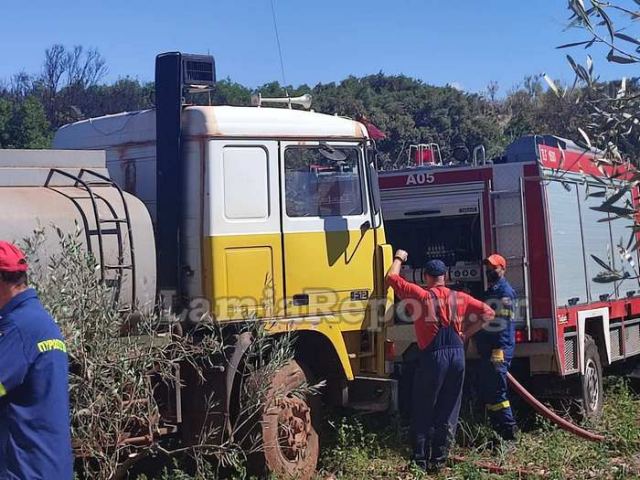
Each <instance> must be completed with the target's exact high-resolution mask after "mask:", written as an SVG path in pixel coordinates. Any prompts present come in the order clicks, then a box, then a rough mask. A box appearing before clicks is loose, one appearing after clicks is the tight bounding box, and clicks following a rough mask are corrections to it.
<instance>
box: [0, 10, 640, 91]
mask: <svg viewBox="0 0 640 480" xmlns="http://www.w3.org/2000/svg"><path fill="white" fill-rule="evenodd" d="M273 1H274V3H275V8H276V14H277V18H278V27H279V33H280V40H281V43H282V50H283V57H284V65H285V74H286V81H287V83H290V84H294V85H297V84H300V83H308V84H310V85H314V84H316V83H318V82H330V81H339V80H341V79H343V78H345V77H346V76H348V75H350V74H353V75H364V74H369V73H377V72H379V71H383V72H384V73H389V74H396V73H403V74H406V75H410V76H413V77H417V78H420V79H422V80H423V81H425V82H427V83H430V84H435V85H445V84H447V83H449V84H453V85H456V86H459V87H461V88H463V89H465V90H468V91H473V92H477V91H482V90H483V89H484V88H485V87H486V85H487V84H488V82H489V81H491V80H495V81H497V82H498V83H499V86H500V93H502V94H504V93H505V92H506V91H507V90H509V89H510V88H512V87H513V86H514V85H517V84H518V83H520V82H521V81H522V79H523V78H524V76H525V75H528V74H535V73H541V72H547V73H548V74H550V75H551V76H553V77H554V78H558V79H561V80H564V81H570V80H571V79H572V78H573V77H572V75H571V71H570V69H569V67H568V65H567V63H566V61H565V59H564V55H565V52H564V51H562V50H555V49H554V47H555V46H557V45H558V44H561V43H568V42H570V41H572V40H575V39H580V38H581V36H582V34H581V32H578V31H575V30H574V31H569V32H564V31H563V30H564V26H565V24H566V19H567V16H568V12H567V10H566V1H565V0H527V1H524V0H486V1H478V0H448V1H445V0H387V1H382V0H369V1H354V0H351V1H348V0H342V1H340V0H321V1H318V0H316V1H314V2H310V1H294V0H273ZM1 24H2V28H1V29H0V53H1V58H2V60H1V61H0V79H7V78H8V77H9V76H10V75H11V74H13V73H15V72H17V71H20V70H25V71H27V72H29V73H35V72H37V71H38V70H39V68H40V65H41V63H42V59H43V52H44V49H45V48H46V47H47V46H49V45H51V44H53V43H62V44H65V45H67V46H73V45H77V44H80V45H84V46H92V47H96V48H97V49H98V50H99V51H100V52H101V53H102V54H103V56H104V57H105V58H106V60H107V64H108V67H109V74H108V76H107V78H106V79H105V80H107V81H111V80H114V79H116V78H118V77H121V76H131V77H135V78H138V79H140V80H151V79H152V78H153V59H154V56H155V54H156V53H158V52H162V51H169V50H180V51H184V52H192V53H207V52H209V53H211V54H213V55H214V56H215V57H216V62H217V71H218V77H219V78H224V77H230V78H231V79H233V80H235V81H238V82H240V83H242V84H245V85H248V86H256V85H260V84H262V83H265V82H268V81H272V80H279V81H281V82H282V75H281V73H280V63H279V59H278V53H277V46H276V40H275V34H274V29H273V22H272V17H271V6H270V0H189V1H186V2H182V1H176V0H173V1H168V0H147V1H141V0H128V1H124V0H109V1H105V0H103V1H97V0H93V1H83V2H82V1H70V0H58V1H51V0H48V1H44V0H27V1H22V2H10V6H5V7H4V8H3V13H2V19H1ZM574 53H575V54H576V56H577V57H578V58H580V59H583V58H584V55H585V51H584V50H581V49H579V50H577V51H574ZM595 53H596V69H597V70H598V71H599V72H600V73H601V75H602V77H603V78H607V79H609V78H615V77H619V76H622V75H623V74H626V75H629V74H630V72H629V68H628V67H627V69H626V70H625V68H624V67H615V66H612V65H608V64H607V63H606V61H605V60H604V59H603V56H601V55H598V52H597V51H596V52H595Z"/></svg>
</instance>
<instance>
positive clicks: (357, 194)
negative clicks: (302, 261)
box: [284, 145, 363, 217]
mask: <svg viewBox="0 0 640 480" xmlns="http://www.w3.org/2000/svg"><path fill="white" fill-rule="evenodd" d="M360 163H361V162H360V150H359V149H357V148H355V147H337V146H327V145H317V146H300V147H298V146H295V147H288V148H287V149H286V150H285V152H284V164H285V191H286V206H287V215H288V216H289V217H330V216H347V215H360V214H362V213H363V200H362V182H361V171H360Z"/></svg>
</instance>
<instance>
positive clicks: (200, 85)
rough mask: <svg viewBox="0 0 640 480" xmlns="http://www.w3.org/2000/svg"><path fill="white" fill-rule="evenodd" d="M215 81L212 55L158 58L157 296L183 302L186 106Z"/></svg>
mask: <svg viewBox="0 0 640 480" xmlns="http://www.w3.org/2000/svg"><path fill="white" fill-rule="evenodd" d="M215 81H216V74H215V62H214V59H213V57H212V56H210V55H191V54H184V53H180V52H168V53H161V54H160V55H158V56H157V57H156V79H155V99H156V102H155V103H156V162H157V163H156V198H157V203H156V207H157V216H156V248H157V256H156V258H157V259H158V260H157V271H158V291H159V292H160V293H161V294H164V295H171V294H175V295H176V296H174V297H173V300H174V302H173V303H174V305H173V306H179V305H176V300H177V302H178V304H179V303H180V302H181V300H182V297H183V294H184V292H183V291H182V288H181V286H182V282H181V270H182V258H181V254H182V252H181V248H180V247H181V245H182V242H181V240H182V235H181V232H180V229H181V226H182V205H183V203H182V199H183V195H184V186H183V175H182V169H183V164H182V107H183V106H184V103H185V100H184V99H185V97H186V95H187V94H188V93H194V92H206V91H209V90H211V89H212V88H213V86H214V85H215Z"/></svg>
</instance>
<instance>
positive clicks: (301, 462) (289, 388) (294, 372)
mask: <svg viewBox="0 0 640 480" xmlns="http://www.w3.org/2000/svg"><path fill="white" fill-rule="evenodd" d="M305 382H307V383H308V384H310V383H311V378H310V376H309V374H308V373H307V369H306V368H305V367H304V366H303V365H302V364H301V363H299V362H297V361H295V360H291V361H289V363H287V364H286V365H285V366H284V367H283V368H282V369H280V370H279V371H278V372H277V373H276V374H275V375H274V377H273V380H272V383H271V387H270V389H269V391H268V393H267V398H266V401H265V409H264V411H263V414H262V421H261V425H262V438H263V442H264V459H265V463H266V468H267V470H268V471H269V472H271V473H272V474H274V475H275V477H276V478H296V479H301V480H310V479H311V478H313V475H314V473H315V470H316V465H317V463H318V455H319V451H320V444H319V438H318V432H317V431H316V429H315V427H314V422H313V416H314V414H317V412H318V408H319V399H318V398H317V396H312V397H310V398H301V397H300V396H298V395H294V394H293V392H295V390H296V389H298V388H299V387H300V386H301V385H302V384H303V383H305ZM314 407H315V408H314Z"/></svg>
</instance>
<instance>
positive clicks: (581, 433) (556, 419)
mask: <svg viewBox="0 0 640 480" xmlns="http://www.w3.org/2000/svg"><path fill="white" fill-rule="evenodd" d="M507 378H508V379H509V384H511V388H513V389H514V390H515V391H516V393H517V394H518V395H520V396H521V397H522V398H523V399H524V400H525V401H526V402H527V403H528V404H529V405H531V406H532V407H533V408H534V410H535V411H536V412H538V413H539V414H540V415H542V416H543V417H545V418H547V419H549V420H551V421H552V422H553V423H555V424H556V425H558V426H559V427H560V428H562V429H563V430H566V431H567V432H570V433H573V434H574V435H577V436H578V437H582V438H584V439H586V440H590V441H592V442H602V441H603V440H604V436H602V435H599V434H597V433H593V432H589V431H588V430H585V429H584V428H580V427H579V426H577V425H574V424H573V423H571V422H569V421H567V420H565V419H564V418H562V417H560V416H559V415H556V414H555V413H554V412H552V411H551V410H549V409H548V408H547V407H545V406H544V405H543V404H542V403H540V402H539V401H538V400H537V399H536V398H535V397H534V396H533V395H531V394H530V393H529V392H528V391H527V390H526V389H525V388H524V387H523V386H522V385H520V382H518V381H517V380H516V379H515V378H514V377H513V376H512V375H511V374H510V373H507Z"/></svg>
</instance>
